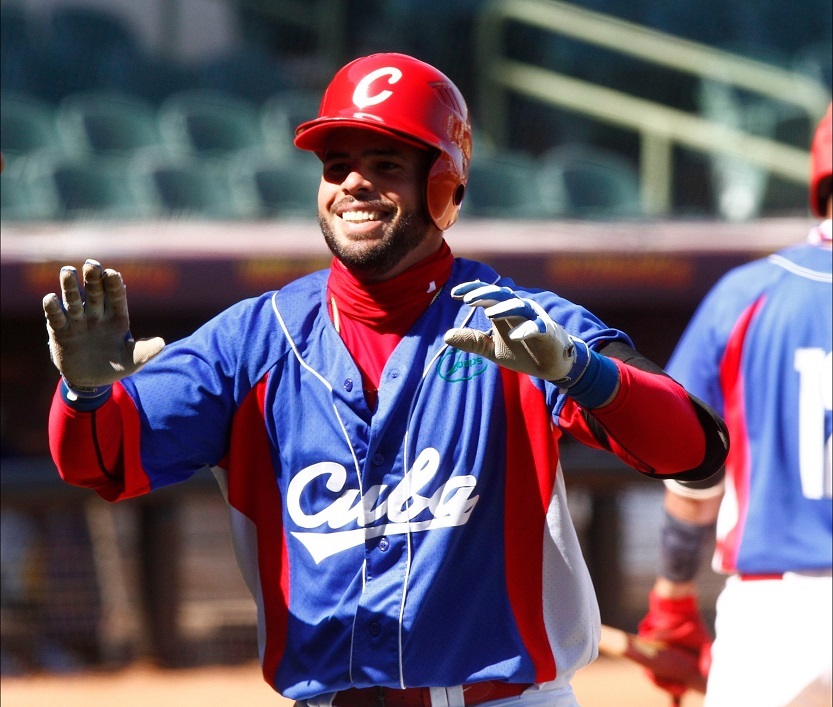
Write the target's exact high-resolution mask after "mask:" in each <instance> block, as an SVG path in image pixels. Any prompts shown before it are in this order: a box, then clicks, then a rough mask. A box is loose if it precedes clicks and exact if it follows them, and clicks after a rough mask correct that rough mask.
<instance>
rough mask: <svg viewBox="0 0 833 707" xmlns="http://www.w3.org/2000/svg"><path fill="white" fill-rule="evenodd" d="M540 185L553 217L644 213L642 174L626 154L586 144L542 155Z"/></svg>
mask: <svg viewBox="0 0 833 707" xmlns="http://www.w3.org/2000/svg"><path fill="white" fill-rule="evenodd" d="M537 179H538V186H539V189H540V193H541V197H542V198H543V200H544V205H545V208H546V209H547V210H548V211H549V213H550V216H551V217H553V218H582V219H610V218H617V219H626V218H634V217H638V216H640V215H642V209H641V202H640V194H639V175H638V174H637V172H636V169H635V168H634V167H633V166H632V165H631V164H630V163H629V162H628V161H627V160H626V159H624V158H622V157H620V156H619V155H616V154H614V153H612V152H609V151H607V150H603V149H601V148H597V147H592V146H589V145H582V144H571V145H564V146H562V147H557V148H554V149H552V150H550V151H548V152H546V153H545V154H543V155H542V156H541V157H540V158H539V169H538V175H537Z"/></svg>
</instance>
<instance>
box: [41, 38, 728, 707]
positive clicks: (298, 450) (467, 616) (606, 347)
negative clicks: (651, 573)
mask: <svg viewBox="0 0 833 707" xmlns="http://www.w3.org/2000/svg"><path fill="white" fill-rule="evenodd" d="M295 143H296V145H297V146H298V147H299V148H301V149H304V150H311V151H313V152H314V153H315V154H316V155H317V156H318V157H319V158H320V159H321V162H322V170H323V171H322V180H321V184H320V189H319V193H318V217H319V221H320V224H321V230H322V232H323V235H324V238H325V240H326V242H327V244H328V245H329V247H330V249H331V250H332V252H333V255H334V258H333V261H332V266H331V267H330V268H329V269H327V270H325V271H322V272H316V273H312V274H310V275H308V276H305V277H302V278H300V279H299V280H297V281H295V282H294V283H291V284H289V285H288V286H286V287H284V288H282V289H281V290H279V291H275V292H268V293H266V294H264V295H262V296H260V297H256V298H253V299H249V300H246V301H243V302H241V303H239V304H237V305H234V306H232V307H231V308H229V309H228V310H227V311H225V312H223V313H221V314H220V315H219V316H217V317H216V318H214V319H213V320H211V321H209V322H208V323H207V324H205V325H204V326H203V327H201V328H200V329H198V330H197V331H196V332H195V333H194V334H192V335H191V336H188V337H187V338H185V339H183V340H181V341H178V342H175V343H172V344H170V345H168V346H165V342H163V341H162V340H161V339H158V338H156V339H148V340H134V339H132V338H131V337H130V334H129V324H128V311H127V304H126V299H125V292H124V286H123V283H122V280H121V277H120V275H119V273H117V272H115V271H113V270H110V269H102V267H101V266H100V265H99V264H98V263H97V262H95V261H92V260H89V261H87V262H86V264H85V265H84V267H83V270H82V274H81V278H80V281H79V280H78V275H77V273H76V271H75V270H74V268H72V267H65V268H63V269H62V270H61V274H60V286H61V292H62V296H61V298H59V297H58V296H56V295H54V294H52V295H47V296H46V297H45V298H44V309H45V313H46V318H47V329H48V332H49V337H50V346H51V354H52V358H53V360H54V362H55V364H56V366H57V367H58V369H59V371H60V372H61V374H62V379H61V381H60V383H59V385H58V389H57V391H56V394H55V397H54V401H53V406H52V410H51V416H50V422H49V437H50V445H51V450H52V454H53V457H54V459H55V461H56V464H57V466H58V468H59V471H60V473H61V475H62V477H63V478H64V479H65V480H66V481H68V482H69V483H72V484H77V485H80V486H86V487H89V488H92V489H94V490H95V491H97V492H98V494H99V495H101V496H102V497H103V498H105V499H107V500H109V501H117V500H121V499H126V498H131V497H134V496H137V495H140V494H145V493H148V492H150V491H153V490H154V489H157V488H160V487H162V486H166V485H168V484H172V483H175V482H178V481H184V480H185V479H187V478H189V477H190V476H192V475H193V474H194V473H196V472H197V471H199V470H200V469H203V468H205V467H210V468H211V469H213V471H214V473H215V475H216V477H217V479H218V480H219V483H220V485H221V487H222V489H223V491H224V493H225V496H226V498H227V500H228V506H229V513H230V518H231V531H232V535H233V539H234V544H235V549H236V555H237V558H238V562H239V565H240V569H241V571H242V573H243V576H244V577H245V579H246V581H247V583H248V586H249V588H250V590H251V592H252V596H253V597H254V600H255V602H256V604H257V610H258V619H259V630H258V639H259V648H260V656H261V659H262V665H263V676H264V678H265V679H266V681H267V682H268V683H269V684H270V685H271V686H272V687H274V689H275V690H276V691H278V692H279V693H281V694H282V695H284V696H285V697H288V698H290V699H294V700H296V701H297V703H298V705H304V706H307V707H354V706H359V705H360V706H362V707H364V706H370V705H372V706H374V707H377V706H380V705H402V706H410V705H432V706H433V707H463V706H464V705H466V706H468V705H504V704H510V703H511V704H512V705H525V706H534V705H548V706H552V705H559V706H561V705H564V706H571V705H575V697H574V695H573V692H572V688H571V686H570V679H571V677H572V675H573V674H574V673H575V671H576V670H578V669H579V668H581V667H582V666H585V665H587V664H588V663H589V662H591V661H592V660H593V659H594V658H595V657H596V654H597V643H598V639H599V632H600V623H599V612H598V606H597V603H596V599H595V596H594V591H593V586H592V584H591V581H590V577H589V575H588V571H587V569H586V567H585V563H584V561H583V559H582V556H581V552H580V548H579V544H578V541H577V538H576V533H575V530H574V528H573V525H572V523H571V520H570V518H569V515H568V510H567V504H566V497H565V488H564V479H563V475H562V473H561V468H560V465H559V452H558V440H559V437H560V436H561V435H562V434H565V433H566V434H569V435H571V436H573V437H575V438H577V439H579V440H581V441H582V442H584V443H585V444H587V445H590V446H592V447H595V448H601V449H605V450H609V451H610V452H612V453H614V454H616V455H617V456H618V457H620V458H621V459H623V460H625V461H626V462H627V463H628V464H630V465H631V466H632V467H633V468H634V469H636V470H638V471H639V472H641V473H643V474H647V475H649V476H653V477H657V478H681V479H688V480H697V479H705V478H708V477H709V476H711V475H712V474H714V473H716V472H717V471H718V470H719V468H720V467H721V465H722V463H723V460H724V458H725V456H726V453H727V437H726V434H725V427H724V425H723V422H722V420H721V419H720V418H719V416H717V415H715V414H714V413H713V411H712V410H711V409H710V408H709V407H708V406H706V405H704V404H703V403H701V402H700V401H699V400H697V399H695V398H693V397H692V396H690V395H689V394H688V393H687V392H686V391H685V390H684V389H683V388H682V387H681V386H680V385H679V384H678V383H676V382H675V381H674V380H672V379H671V378H669V377H668V376H666V375H665V374H664V373H663V372H662V371H661V370H660V369H659V368H658V367H657V366H655V365H653V364H652V363H651V362H650V361H647V360H646V359H645V358H643V357H642V356H640V354H639V353H637V352H636V351H635V350H634V348H633V346H632V344H631V341H630V340H629V339H628V337H627V336H626V335H625V334H624V333H622V332H620V331H617V330H616V329H612V328H610V327H607V326H605V325H604V324H603V323H602V322H601V321H599V320H598V319H597V318H596V317H595V316H593V315H592V314H591V313H590V312H588V311H586V310H584V309H583V308H581V307H579V306H577V305H575V304H573V303H571V302H568V301H566V300H564V299H562V298H561V297H559V296H558V295H556V294H553V293H551V292H545V291H541V290H532V289H529V288H523V287H520V286H518V285H515V284H514V283H513V282H512V281H510V280H508V279H506V278H504V277H501V276H500V275H499V274H498V273H496V272H495V271H494V270H492V269H491V268H490V267H488V266H487V265H485V264H482V263H478V262H473V261H470V260H464V259H460V258H454V256H453V255H452V253H451V250H450V248H449V246H448V244H447V243H446V241H445V238H444V232H445V231H446V230H447V229H448V228H449V227H450V226H451V225H452V224H453V223H454V222H455V221H456V219H457V216H458V213H459V211H460V207H461V203H462V202H463V198H464V194H465V189H466V180H467V174H468V168H469V161H470V157H471V149H472V142H471V123H470V120H469V115H468V110H467V108H466V104H465V102H464V100H463V97H462V96H461V94H460V92H459V91H458V90H457V88H456V87H455V86H454V84H453V83H452V82H451V81H450V80H449V79H448V78H447V77H446V76H445V75H443V74H442V73H441V72H439V71H438V70H436V69H435V68H433V67H431V66H429V65H427V64H425V63H423V62H421V61H418V60H416V59H414V58H411V57H409V56H405V55H401V54H376V55H373V56H368V57H363V58H360V59H357V60H355V61H353V62H351V63H349V64H348V65H346V66H345V67H344V68H342V69H341V70H340V71H338V72H337V74H336V75H335V77H334V78H333V80H332V82H331V83H330V85H329V87H328V88H327V90H326V92H325V94H324V97H323V100H322V103H321V107H320V113H319V115H318V117H317V118H316V119H314V120H312V121H310V122H307V123H304V124H302V125H301V126H299V127H298V129H297V131H296V138H295ZM163 347H164V348H163Z"/></svg>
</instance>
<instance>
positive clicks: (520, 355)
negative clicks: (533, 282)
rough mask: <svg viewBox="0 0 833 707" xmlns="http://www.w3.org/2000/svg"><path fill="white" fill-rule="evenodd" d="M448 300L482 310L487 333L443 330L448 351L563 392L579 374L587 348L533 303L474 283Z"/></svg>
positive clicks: (503, 289)
mask: <svg viewBox="0 0 833 707" xmlns="http://www.w3.org/2000/svg"><path fill="white" fill-rule="evenodd" d="M451 296H452V297H453V298H454V299H458V300H462V301H463V302H465V303H466V304H467V305H469V306H470V307H483V308H484V309H483V313H484V314H485V315H486V316H487V317H488V318H489V319H490V320H491V322H492V329H491V331H489V332H485V331H479V330H477V329H470V328H467V327H466V328H459V329H449V330H448V331H447V332H446V334H445V337H444V339H445V343H447V344H448V345H449V346H453V347H454V348H457V349H460V350H461V351H467V352H469V353H473V354H477V355H479V356H483V357H484V358H487V359H489V360H490V361H494V362H495V363H497V364H498V365H500V366H504V367H506V368H510V369H512V370H513V371H518V372H519V373H526V374H528V375H530V376H534V377H536V378H542V379H544V380H550V381H555V382H556V383H558V385H559V386H561V387H565V388H566V387H569V386H570V385H573V384H574V383H575V382H576V381H577V380H578V379H579V377H580V376H581V374H582V373H584V370H585V368H586V367H587V363H588V356H589V354H588V351H587V345H586V344H585V343H584V342H583V341H581V340H580V339H574V338H572V337H571V336H570V335H569V334H568V333H567V332H566V331H565V330H564V328H563V327H562V326H560V325H559V324H556V323H555V322H554V321H553V320H552V318H551V317H550V315H549V314H547V312H546V311H545V310H544V308H543V307H541V305H539V304H538V303H537V302H535V301H533V300H531V299H525V298H521V297H518V295H517V294H516V293H515V292H513V291H512V290H511V289H509V288H508V287H498V286H497V285H489V284H487V283H485V282H480V281H479V280H475V281H473V282H465V283H463V284H461V285H457V286H456V287H455V288H454V289H452V290H451Z"/></svg>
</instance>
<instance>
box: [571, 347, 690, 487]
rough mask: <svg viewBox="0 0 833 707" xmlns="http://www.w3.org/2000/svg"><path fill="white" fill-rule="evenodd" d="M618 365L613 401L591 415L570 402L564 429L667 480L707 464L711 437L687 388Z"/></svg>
mask: <svg viewBox="0 0 833 707" xmlns="http://www.w3.org/2000/svg"><path fill="white" fill-rule="evenodd" d="M613 361H614V363H615V364H616V366H617V367H618V368H619V380H620V387H619V392H618V393H617V395H616V397H615V398H614V399H613V402H611V403H610V404H608V405H605V406H604V407H602V408H596V409H594V410H591V411H587V410H583V409H582V408H581V407H580V406H579V405H578V404H577V403H576V402H575V401H573V400H572V399H568V400H567V403H566V404H565V405H564V409H563V410H562V413H561V427H562V429H564V431H565V432H568V433H569V434H570V435H571V436H573V437H575V438H576V439H577V440H578V441H580V442H582V443H584V444H586V445H588V446H591V447H596V448H599V449H607V450H608V451H610V452H613V453H614V454H615V455H616V456H617V457H619V458H620V459H621V460H622V461H623V462H625V463H626V464H628V465H629V466H631V467H633V468H634V469H637V470H638V471H641V472H643V473H648V474H657V475H661V476H667V475H669V474H679V473H682V472H685V471H689V470H690V469H695V468H697V467H698V466H699V465H700V464H702V462H703V460H704V458H705V455H706V435H705V432H704V431H703V426H702V424H701V422H700V419H699V418H698V416H697V412H696V411H695V409H694V405H693V404H692V402H691V399H690V398H689V396H688V393H687V392H686V391H685V389H684V388H683V387H682V386H681V385H680V384H679V383H677V382H676V381H675V380H674V379H672V378H669V377H668V376H664V375H660V374H657V373H651V372H648V371H643V370H640V369H638V368H634V367H633V366H629V365H627V364H626V363H623V362H622V361H619V360H617V359H613ZM593 422H595V423H597V425H593V424H592V423H593ZM597 427H601V433H602V434H601V439H600V434H599V430H598V429H594V428H597Z"/></svg>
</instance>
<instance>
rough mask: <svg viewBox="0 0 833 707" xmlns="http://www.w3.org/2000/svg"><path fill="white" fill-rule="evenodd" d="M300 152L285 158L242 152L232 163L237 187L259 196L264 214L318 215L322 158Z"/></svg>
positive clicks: (248, 195) (243, 193)
mask: <svg viewBox="0 0 833 707" xmlns="http://www.w3.org/2000/svg"><path fill="white" fill-rule="evenodd" d="M296 153H297V154H295V155H291V156H288V157H285V158H281V157H274V156H269V155H264V154H263V153H241V154H240V155H238V156H236V157H235V158H234V160H233V161H231V162H230V163H229V168H228V169H229V176H230V180H231V183H232V186H233V188H234V189H235V190H236V191H237V193H239V194H240V195H241V197H242V198H247V199H252V198H253V199H255V200H256V203H257V211H258V215H259V216H260V217H263V218H273V217H277V218H295V217H299V218H310V219H312V218H315V214H316V211H317V206H316V204H317V198H318V186H319V184H320V182H321V162H320V161H319V160H318V158H317V157H316V156H315V155H313V154H312V153H310V152H302V151H301V150H296Z"/></svg>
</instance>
